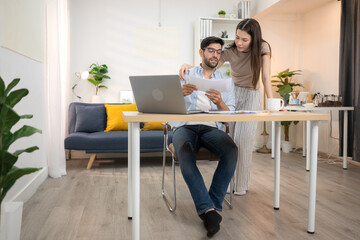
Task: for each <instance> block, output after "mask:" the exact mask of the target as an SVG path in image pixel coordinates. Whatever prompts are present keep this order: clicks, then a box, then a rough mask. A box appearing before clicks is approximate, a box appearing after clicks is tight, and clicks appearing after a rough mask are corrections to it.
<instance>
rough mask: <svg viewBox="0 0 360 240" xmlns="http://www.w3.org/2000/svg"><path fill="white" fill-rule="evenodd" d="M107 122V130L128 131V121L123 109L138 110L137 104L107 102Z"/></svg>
mask: <svg viewBox="0 0 360 240" xmlns="http://www.w3.org/2000/svg"><path fill="white" fill-rule="evenodd" d="M105 109H106V114H107V123H106V129H105V132H109V131H127V130H128V123H127V122H125V121H124V119H123V117H122V112H123V111H137V108H136V104H135V103H133V104H122V105H110V104H105Z"/></svg>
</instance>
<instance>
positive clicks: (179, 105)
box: [129, 75, 201, 114]
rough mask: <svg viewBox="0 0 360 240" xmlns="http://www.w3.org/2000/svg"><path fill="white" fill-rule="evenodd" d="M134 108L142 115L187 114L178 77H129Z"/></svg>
mask: <svg viewBox="0 0 360 240" xmlns="http://www.w3.org/2000/svg"><path fill="white" fill-rule="evenodd" d="M129 79H130V84H131V87H132V90H133V93H134V98H135V102H136V106H137V109H138V111H139V112H143V113H171V114H174V113H175V114H189V113H200V112H201V111H196V112H195V111H194V112H193V111H191V112H187V111H186V106H185V100H184V96H183V93H182V88H181V84H180V78H179V76H178V75H149V76H130V77H129Z"/></svg>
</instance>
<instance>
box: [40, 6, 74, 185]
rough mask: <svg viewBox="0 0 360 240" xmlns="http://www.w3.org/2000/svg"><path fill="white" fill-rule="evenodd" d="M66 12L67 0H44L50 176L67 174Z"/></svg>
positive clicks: (47, 137)
mask: <svg viewBox="0 0 360 240" xmlns="http://www.w3.org/2000/svg"><path fill="white" fill-rule="evenodd" d="M67 14H68V13H67V0H46V1H45V24H46V26H45V29H46V31H45V32H46V34H45V36H46V49H45V101H46V108H47V109H46V116H47V119H46V125H47V126H46V149H47V155H46V157H47V162H48V167H49V176H50V177H53V178H58V177H61V176H63V175H66V159H65V150H64V138H65V126H66V122H65V121H66V89H69V88H68V83H67V79H68V78H67V76H68V67H67V62H68V61H67V58H68V36H67V33H68V23H67V19H68V17H67Z"/></svg>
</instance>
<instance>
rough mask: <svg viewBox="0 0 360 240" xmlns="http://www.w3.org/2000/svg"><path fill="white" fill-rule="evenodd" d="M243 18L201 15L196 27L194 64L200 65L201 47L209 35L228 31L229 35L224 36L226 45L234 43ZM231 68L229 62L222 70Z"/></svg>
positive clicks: (217, 34)
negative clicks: (238, 26) (236, 30)
mask: <svg viewBox="0 0 360 240" xmlns="http://www.w3.org/2000/svg"><path fill="white" fill-rule="evenodd" d="M241 20H242V19H230V18H213V17H200V18H199V19H198V20H197V21H196V23H195V27H194V64H195V65H198V64H199V63H200V62H201V59H200V55H199V51H198V50H199V49H200V43H201V41H202V40H203V39H204V38H206V37H209V36H215V37H221V34H222V32H223V31H226V32H227V35H228V37H227V38H222V39H223V40H224V42H225V45H224V47H226V46H227V45H229V44H231V43H233V41H234V39H235V29H236V26H237V25H238V24H239V22H240V21H241ZM228 69H229V65H228V64H224V65H223V66H222V67H221V68H220V71H222V72H223V73H225V72H226V71H227V70H228Z"/></svg>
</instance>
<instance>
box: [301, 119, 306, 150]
mask: <svg viewBox="0 0 360 240" xmlns="http://www.w3.org/2000/svg"><path fill="white" fill-rule="evenodd" d="M302 154H303V157H306V121H303V149H302Z"/></svg>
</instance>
